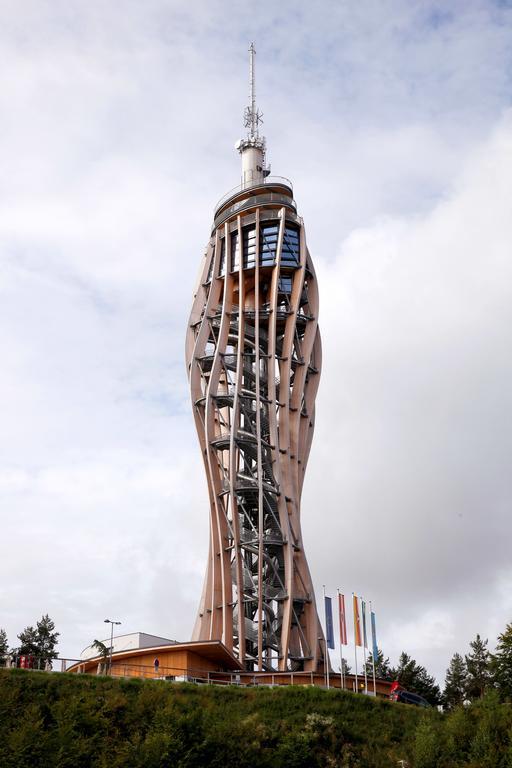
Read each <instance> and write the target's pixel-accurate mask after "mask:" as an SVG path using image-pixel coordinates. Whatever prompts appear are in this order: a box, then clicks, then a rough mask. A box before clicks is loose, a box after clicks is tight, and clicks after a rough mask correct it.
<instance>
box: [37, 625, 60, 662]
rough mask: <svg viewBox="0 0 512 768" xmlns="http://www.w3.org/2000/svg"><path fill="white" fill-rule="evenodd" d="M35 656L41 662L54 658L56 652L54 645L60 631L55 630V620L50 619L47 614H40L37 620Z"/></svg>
mask: <svg viewBox="0 0 512 768" xmlns="http://www.w3.org/2000/svg"><path fill="white" fill-rule="evenodd" d="M36 631H37V656H38V657H39V658H40V659H41V661H43V662H47V661H51V660H52V659H56V658H57V656H58V654H57V651H56V650H55V646H56V645H57V642H58V637H59V634H60V632H55V622H54V621H52V619H50V617H49V616H48V614H45V615H44V616H41V620H40V621H38V622H37V630H36Z"/></svg>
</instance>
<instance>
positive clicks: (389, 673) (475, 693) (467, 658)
mask: <svg viewBox="0 0 512 768" xmlns="http://www.w3.org/2000/svg"><path fill="white" fill-rule="evenodd" d="M366 673H367V675H368V678H369V679H370V680H371V676H372V674H373V656H372V654H371V653H370V656H369V659H368V662H367V665H366ZM375 674H376V676H377V677H379V678H381V679H383V680H390V681H395V680H396V681H398V682H399V683H400V685H401V686H402V687H403V688H405V689H407V690H409V691H413V692H414V693H417V694H418V695H420V696H422V697H423V698H424V699H425V700H426V701H428V702H429V704H432V705H433V706H436V705H438V704H442V705H443V707H444V708H445V709H454V708H455V707H457V706H459V705H460V704H465V703H467V702H473V701H476V700H478V699H483V698H484V696H485V694H486V693H488V692H489V691H491V690H495V691H496V692H497V694H498V696H499V698H500V699H501V700H502V701H512V624H507V626H506V628H505V630H504V632H502V633H501V634H500V635H499V636H498V639H497V643H496V650H495V652H494V653H491V652H490V651H489V649H488V639H487V638H486V639H485V640H484V639H483V638H482V637H481V636H480V635H479V634H477V636H476V637H475V639H474V640H473V641H472V642H470V644H469V652H468V653H465V654H464V655H463V654H461V653H454V654H453V656H452V658H451V661H450V664H449V666H448V669H447V670H446V676H445V681H444V688H443V690H441V689H440V687H439V685H438V684H437V683H436V681H435V679H434V677H433V676H432V675H430V674H429V673H428V672H427V670H426V669H425V667H423V666H422V665H421V664H418V662H417V661H415V660H414V659H412V658H411V657H410V656H409V655H408V654H407V653H405V652H404V651H403V652H402V653H401V654H400V658H399V660H398V664H397V665H396V666H392V665H391V664H390V661H389V659H388V658H385V657H384V654H383V653H382V651H381V650H380V649H379V652H378V656H377V658H376V660H375Z"/></svg>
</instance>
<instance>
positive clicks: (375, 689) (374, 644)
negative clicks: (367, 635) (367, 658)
mask: <svg viewBox="0 0 512 768" xmlns="http://www.w3.org/2000/svg"><path fill="white" fill-rule="evenodd" d="M370 623H371V625H372V642H373V651H372V659H373V695H374V696H375V698H377V682H376V680H375V649H376V648H377V642H376V637H375V619H374V615H373V611H372V601H371V600H370Z"/></svg>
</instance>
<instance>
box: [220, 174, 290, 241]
mask: <svg viewBox="0 0 512 768" xmlns="http://www.w3.org/2000/svg"><path fill="white" fill-rule="evenodd" d="M269 203H270V204H272V203H274V204H277V205H279V206H285V207H287V208H290V209H291V210H292V211H294V212H295V213H296V212H297V205H296V203H295V200H294V199H293V186H292V183H291V181H290V180H289V179H286V178H285V177H284V176H266V177H265V178H263V179H258V180H256V181H252V182H245V183H243V184H239V185H238V186H237V187H234V189H231V190H230V191H229V192H227V193H226V194H225V195H223V196H222V197H221V198H220V200H219V201H218V202H217V204H216V205H215V209H214V214H213V216H214V219H213V229H216V228H217V227H219V226H220V225H221V224H222V223H223V222H224V221H226V219H229V218H230V217H231V216H233V214H235V213H239V212H241V211H244V210H246V209H248V208H252V207H254V206H255V205H265V204H269Z"/></svg>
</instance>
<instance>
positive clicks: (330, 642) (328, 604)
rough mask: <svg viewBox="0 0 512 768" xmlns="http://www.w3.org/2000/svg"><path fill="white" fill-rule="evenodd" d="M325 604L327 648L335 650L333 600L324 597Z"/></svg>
mask: <svg viewBox="0 0 512 768" xmlns="http://www.w3.org/2000/svg"><path fill="white" fill-rule="evenodd" d="M324 602H325V635H326V638H327V647H328V648H334V628H333V623H332V600H331V598H330V597H327V596H326V595H324Z"/></svg>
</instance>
